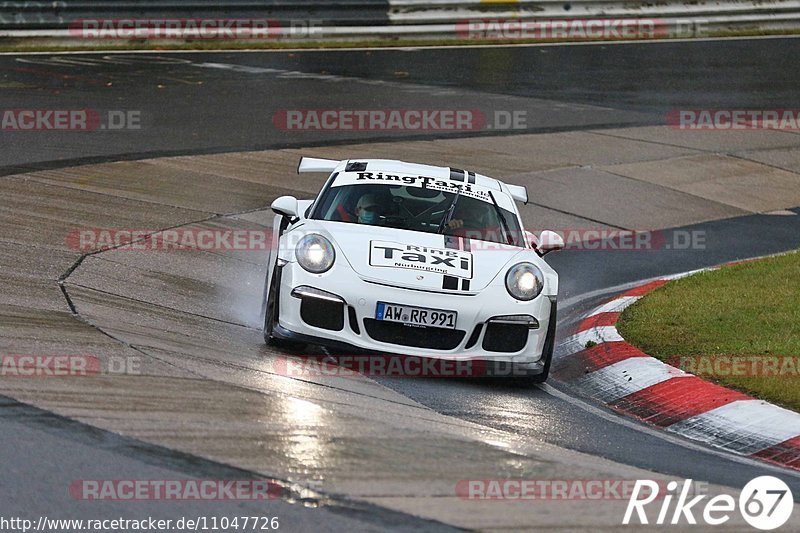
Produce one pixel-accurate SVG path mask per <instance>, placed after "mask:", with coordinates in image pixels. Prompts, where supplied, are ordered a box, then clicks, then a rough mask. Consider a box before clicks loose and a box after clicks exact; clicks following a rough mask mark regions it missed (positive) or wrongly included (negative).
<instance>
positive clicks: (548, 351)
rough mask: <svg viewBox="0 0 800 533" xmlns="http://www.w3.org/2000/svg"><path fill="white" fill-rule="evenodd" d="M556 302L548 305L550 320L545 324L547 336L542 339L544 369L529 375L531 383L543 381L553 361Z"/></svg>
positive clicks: (545, 379) (548, 373)
mask: <svg viewBox="0 0 800 533" xmlns="http://www.w3.org/2000/svg"><path fill="white" fill-rule="evenodd" d="M556 307H557V305H556V302H552V304H551V306H550V321H549V322H548V324H547V337H545V339H544V348H542V357H544V369H543V370H542V373H541V374H536V375H533V376H531V378H530V379H531V383H544V382H545V381H547V377H548V376H549V375H550V364H551V363H552V362H553V350H554V349H555V344H556V316H557V314H558V312H557V309H556Z"/></svg>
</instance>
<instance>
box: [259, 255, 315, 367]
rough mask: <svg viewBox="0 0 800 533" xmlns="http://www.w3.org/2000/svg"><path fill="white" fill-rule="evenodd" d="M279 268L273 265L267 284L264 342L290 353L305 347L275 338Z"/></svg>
mask: <svg viewBox="0 0 800 533" xmlns="http://www.w3.org/2000/svg"><path fill="white" fill-rule="evenodd" d="M279 272H280V268H279V267H278V266H277V265H275V269H274V272H273V273H272V280H271V281H270V284H269V291H268V292H267V304H266V306H265V307H266V312H265V313H264V341H265V342H266V343H267V344H268V345H270V346H274V347H276V348H284V349H288V350H292V351H300V350H302V349H303V348H305V347H306V345H305V344H304V343H300V342H295V341H287V340H284V339H280V338H278V337H276V336H275V327H276V326H277V325H278V324H279V318H278V317H279V316H280V315H279V313H280V308H279V306H278V303H279V302H280V290H281V289H280V284H281V277H280V275H279Z"/></svg>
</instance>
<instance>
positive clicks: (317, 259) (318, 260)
mask: <svg viewBox="0 0 800 533" xmlns="http://www.w3.org/2000/svg"><path fill="white" fill-rule="evenodd" d="M294 255H295V257H297V262H298V263H299V264H300V266H301V267H303V268H304V269H305V270H308V271H309V272H311V273H312V274H322V273H323V272H327V271H328V270H330V269H331V267H332V266H333V261H334V260H335V259H336V252H335V251H334V249H333V245H332V244H331V241H329V240H328V239H326V238H325V237H323V236H322V235H318V234H316V233H309V234H308V235H306V236H305V237H303V238H302V239H300V242H298V243H297V248H295V250H294Z"/></svg>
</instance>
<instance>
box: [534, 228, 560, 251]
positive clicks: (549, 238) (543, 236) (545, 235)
mask: <svg viewBox="0 0 800 533" xmlns="http://www.w3.org/2000/svg"><path fill="white" fill-rule="evenodd" d="M538 248H539V251H540V252H542V255H544V254H546V253H548V252H555V251H556V250H561V249H562V248H564V239H563V238H562V237H561V235H559V234H558V233H556V232H555V231H550V230H544V231H543V232H541V233H540V234H539V245H538Z"/></svg>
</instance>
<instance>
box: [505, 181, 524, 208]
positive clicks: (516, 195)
mask: <svg viewBox="0 0 800 533" xmlns="http://www.w3.org/2000/svg"><path fill="white" fill-rule="evenodd" d="M506 187H508V192H510V193H511V197H512V198H513V199H514V200H516V201H518V202H522V203H523V204H525V205H528V188H527V187H525V186H524V185H509V184H508V183H506Z"/></svg>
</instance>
